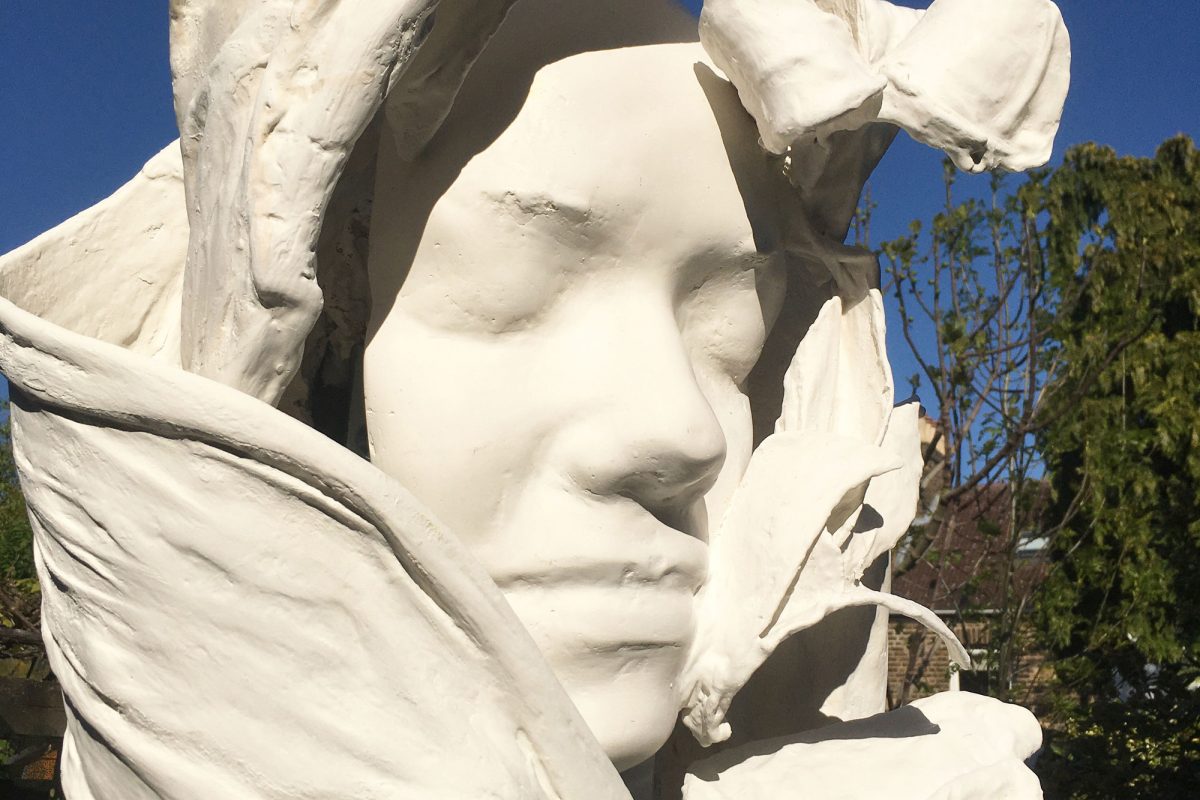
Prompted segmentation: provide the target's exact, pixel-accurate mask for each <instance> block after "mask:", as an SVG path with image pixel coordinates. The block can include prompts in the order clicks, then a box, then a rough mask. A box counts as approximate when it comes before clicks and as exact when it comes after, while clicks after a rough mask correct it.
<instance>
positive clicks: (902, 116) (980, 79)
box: [879, 0, 1071, 172]
mask: <svg viewBox="0 0 1200 800" xmlns="http://www.w3.org/2000/svg"><path fill="white" fill-rule="evenodd" d="M1070 64H1071V44H1070V39H1069V37H1068V35H1067V29H1066V26H1065V25H1064V24H1063V20H1062V14H1061V13H1060V12H1059V10H1058V7H1057V6H1056V5H1054V3H1052V2H1050V1H1049V0H936V2H934V3H933V5H932V6H930V8H929V11H928V12H927V13H926V14H925V16H924V17H923V18H922V19H921V21H920V22H918V23H917V25H916V26H915V27H914V28H913V29H912V31H911V33H909V35H908V36H907V37H905V39H904V40H903V41H902V42H901V43H900V44H899V45H898V46H897V47H896V48H895V49H894V50H892V51H891V52H890V53H888V54H887V56H886V57H885V58H884V59H883V61H882V62H881V63H880V64H879V68H880V70H881V71H882V72H883V74H884V75H885V76H887V79H888V82H889V86H888V90H887V91H886V92H885V93H884V101H883V108H882V110H881V111H880V114H879V118H880V119H883V120H886V121H888V122H893V123H895V124H897V125H900V126H901V127H903V128H904V129H905V130H906V131H908V132H909V134H910V135H912V136H913V138H915V139H917V140H919V141H921V142H924V143H925V144H928V145H931V146H933V147H937V148H939V149H941V150H944V151H945V152H946V153H947V154H948V155H949V156H950V157H951V158H952V159H953V160H954V163H955V164H956V165H957V166H958V167H959V168H960V169H964V170H968V171H971V172H982V171H983V170H988V169H998V168H999V169H1006V170H1012V171H1020V170H1024V169H1029V168H1030V167H1036V166H1040V165H1041V164H1044V163H1046V161H1047V160H1049V158H1050V152H1051V148H1052V147H1053V144H1054V136H1055V134H1056V133H1057V132H1058V124H1059V119H1060V117H1061V115H1062V107H1063V103H1064V102H1065V100H1066V96H1067V87H1068V84H1069V83H1070Z"/></svg>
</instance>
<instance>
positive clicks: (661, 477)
mask: <svg viewBox="0 0 1200 800" xmlns="http://www.w3.org/2000/svg"><path fill="white" fill-rule="evenodd" d="M724 460H725V450H724V447H722V448H720V451H719V453H717V452H714V454H713V455H711V456H708V457H706V458H703V459H679V458H674V459H664V461H665V462H668V463H659V464H658V465H657V466H656V467H654V468H648V469H640V470H634V471H630V472H627V473H626V474H625V476H624V477H623V478H622V479H621V481H620V482H619V484H618V485H617V486H614V487H613V489H614V493H615V494H617V495H620V496H622V497H626V498H628V499H630V500H632V501H633V502H635V503H637V504H638V505H640V506H642V507H643V508H645V509H646V510H647V511H648V512H650V514H652V515H653V516H654V517H655V519H657V520H658V521H659V522H661V523H662V524H664V525H666V526H667V527H669V528H674V529H675V530H678V531H682V532H684V533H686V534H688V535H690V536H695V537H696V538H698V539H701V540H704V541H707V538H708V531H707V527H708V526H707V520H708V517H707V514H706V513H705V509H704V495H705V494H707V493H708V491H709V490H710V489H711V488H712V487H713V485H714V484H715V483H716V481H717V476H718V475H719V474H720V471H721V466H722V464H723V463H724Z"/></svg>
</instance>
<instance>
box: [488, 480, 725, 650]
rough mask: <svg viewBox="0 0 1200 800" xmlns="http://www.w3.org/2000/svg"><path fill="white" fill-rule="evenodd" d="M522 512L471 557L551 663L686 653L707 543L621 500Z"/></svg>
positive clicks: (566, 498)
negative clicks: (476, 558)
mask: <svg viewBox="0 0 1200 800" xmlns="http://www.w3.org/2000/svg"><path fill="white" fill-rule="evenodd" d="M522 508H523V509H524V510H525V511H526V512H527V513H517V514H514V515H513V516H512V517H510V518H509V519H508V520H506V523H505V525H504V527H503V530H501V531H497V532H495V534H496V535H489V536H488V537H485V541H486V545H485V546H484V547H483V548H482V549H480V550H478V551H477V552H478V554H479V555H480V558H481V559H482V560H483V562H484V566H485V568H486V569H487V571H488V572H489V573H490V574H491V575H492V577H493V579H494V580H495V581H496V583H497V585H498V586H499V587H500V588H501V590H502V591H503V592H504V594H505V596H506V597H507V598H508V601H509V603H510V605H512V607H513V610H514V611H516V612H517V615H518V616H519V617H520V618H521V620H522V622H524V624H525V626H526V627H527V628H528V629H529V631H530V633H531V634H533V636H534V639H535V640H536V641H537V642H538V645H539V646H540V647H541V648H542V650H543V652H545V653H546V655H547V656H549V657H550V659H551V661H552V663H553V662H556V661H559V660H560V658H565V659H568V660H570V661H572V663H576V664H577V666H579V665H578V662H576V661H575V659H577V658H578V657H579V656H580V655H581V654H583V653H587V654H590V656H599V657H601V658H600V660H601V661H603V660H605V656H608V655H612V656H614V657H618V658H621V659H638V658H648V657H658V656H656V655H655V653H659V654H670V653H675V652H678V653H682V651H683V650H684V649H686V648H687V646H688V645H689V644H690V642H691V639H692V636H693V634H694V631H695V613H694V603H695V597H694V596H695V594H696V592H697V591H698V590H699V589H700V586H701V585H702V584H703V583H704V580H705V577H706V575H707V566H708V545H706V544H705V543H704V542H702V541H700V540H699V539H697V538H696V537H694V536H691V535H689V534H687V533H685V532H683V531H680V530H678V529H676V528H672V527H670V526H668V525H666V524H664V523H663V522H662V521H661V520H660V518H659V517H658V516H656V515H654V514H651V513H650V512H648V511H647V510H646V509H645V508H643V507H642V506H640V505H638V504H637V503H635V502H633V501H631V500H629V499H628V498H624V497H615V498H608V497H599V496H587V497H580V496H579V495H578V494H575V495H565V494H560V493H555V494H554V495H553V496H543V498H542V502H541V503H538V504H537V505H534V504H532V503H528V502H527V503H523V504H522ZM519 510H520V509H519ZM532 511H537V512H538V513H536V514H534V513H528V512H532ZM551 512H558V513H551ZM672 657H673V656H672ZM580 668H582V667H580Z"/></svg>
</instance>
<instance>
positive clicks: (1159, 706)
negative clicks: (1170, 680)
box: [1037, 687, 1200, 800]
mask: <svg viewBox="0 0 1200 800" xmlns="http://www.w3.org/2000/svg"><path fill="white" fill-rule="evenodd" d="M1064 716H1065V721H1064V724H1062V726H1061V727H1060V728H1059V729H1056V730H1051V731H1049V732H1048V734H1047V737H1046V747H1045V749H1044V751H1043V753H1042V755H1041V757H1040V759H1039V761H1038V764H1037V771H1038V774H1039V777H1040V778H1041V781H1042V788H1043V790H1044V792H1045V795H1046V797H1047V798H1052V800H1109V799H1110V798H1121V799H1122V800H1138V798H1147V800H1149V798H1154V800H1192V798H1194V797H1195V796H1196V789H1197V785H1198V782H1200V696H1197V694H1196V692H1194V691H1188V690H1187V689H1186V687H1175V688H1174V689H1173V690H1170V691H1164V692H1161V693H1160V694H1159V695H1157V696H1154V697H1150V698H1143V699H1136V700H1129V701H1126V702H1119V701H1113V700H1106V701H1097V702H1094V703H1092V704H1090V705H1088V706H1076V707H1074V708H1071V709H1069V710H1068V711H1067V713H1066V714H1065V715H1064Z"/></svg>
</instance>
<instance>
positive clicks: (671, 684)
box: [564, 654, 679, 772]
mask: <svg viewBox="0 0 1200 800" xmlns="http://www.w3.org/2000/svg"><path fill="white" fill-rule="evenodd" d="M671 655H673V654H671ZM652 660H653V661H662V662H669V663H659V664H653V663H651V664H647V663H643V664H639V665H632V666H629V665H627V666H626V668H625V669H624V670H623V671H621V672H619V673H617V674H616V675H615V676H612V677H610V679H609V680H608V681H607V682H600V681H596V682H587V683H579V682H577V681H570V680H568V681H564V684H565V685H566V689H567V693H568V694H569V695H570V696H571V699H572V700H573V701H574V702H575V706H576V707H577V708H578V709H579V712H580V713H581V714H582V715H583V719H584V721H585V722H587V724H588V727H589V728H591V730H592V733H594V734H595V735H596V739H597V740H598V741H599V742H600V746H601V747H603V748H604V752H605V754H606V755H607V756H608V757H609V759H610V760H611V761H612V762H613V764H614V765H615V766H616V768H617V769H618V770H619V771H622V772H623V771H625V770H627V769H630V768H632V767H635V766H637V765H638V764H640V763H642V762H643V761H645V760H647V759H648V758H650V757H652V756H653V755H654V754H655V753H656V752H658V749H659V748H660V747H662V746H663V745H664V744H666V741H667V739H668V737H670V735H671V731H673V730H674V729H675V721H676V719H677V718H678V716H679V701H678V697H677V695H676V689H675V681H674V678H675V677H676V676H677V674H678V667H677V666H676V664H677V660H676V659H674V658H666V657H663V658H660V659H652ZM668 670H670V674H669V675H667V674H665V673H666V672H667V671H668Z"/></svg>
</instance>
